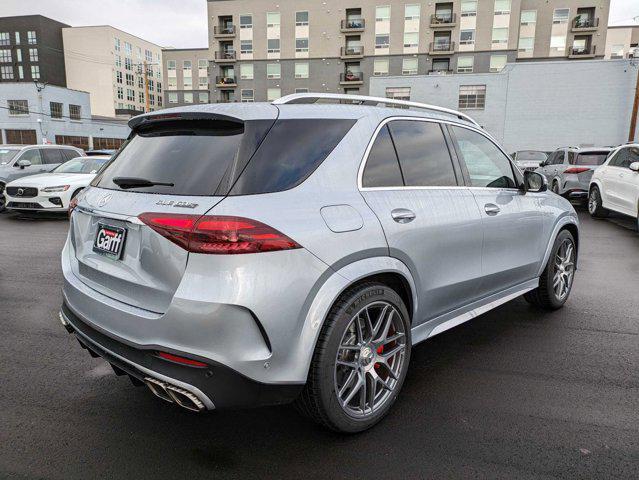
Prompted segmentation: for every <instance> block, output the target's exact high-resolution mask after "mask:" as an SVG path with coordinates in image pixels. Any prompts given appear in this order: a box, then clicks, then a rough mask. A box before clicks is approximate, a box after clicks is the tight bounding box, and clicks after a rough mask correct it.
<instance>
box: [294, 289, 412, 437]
mask: <svg viewBox="0 0 639 480" xmlns="http://www.w3.org/2000/svg"><path fill="white" fill-rule="evenodd" d="M366 313H368V316H369V318H370V319H371V321H370V322H367V320H366ZM380 319H381V320H380ZM408 319H409V314H408V310H407V309H406V305H404V302H403V301H402V299H401V298H400V296H399V295H398V294H397V292H395V291H394V290H393V289H391V288H389V287H388V286H386V285H384V284H381V283H376V282H369V283H364V284H360V285H355V286H353V287H351V288H349V289H347V290H346V291H345V292H344V293H342V295H340V297H339V298H338V300H337V301H336V302H335V304H334V305H333V307H332V308H331V310H330V312H329V314H328V316H327V318H326V321H325V323H324V325H323V327H322V329H321V331H320V335H319V338H318V341H317V345H316V347H315V351H314V353H313V359H312V361H311V366H310V369H309V374H308V380H307V383H306V385H305V386H304V389H303V391H302V393H301V395H300V397H299V398H298V399H297V401H296V403H295V406H296V408H297V410H298V411H299V412H300V413H302V414H303V415H305V416H307V417H309V418H311V419H312V420H314V421H315V422H317V423H319V424H320V425H323V426H324V427H327V428H329V429H331V430H334V431H337V432H342V433H356V432H361V431H363V430H366V429H368V428H371V427H372V426H373V425H375V424H376V423H377V422H379V421H380V420H381V419H382V418H383V417H384V416H385V415H386V414H387V413H388V411H389V410H390V408H391V406H392V405H393V403H394V402H395V400H396V399H397V396H398V394H399V392H400V390H401V388H402V385H403V383H404V379H405V377H406V371H407V369H408V364H409V361H410V346H411V337H410V322H409V320H408ZM358 323H359V328H358ZM402 330H403V331H402ZM371 332H373V333H374V334H373V335H371V334H370V333H371ZM385 333H386V335H384V334H385ZM382 338H385V340H384V341H380V340H381V339H382ZM393 338H395V339H396V340H394V341H393V340H391V341H388V340H389V339H393ZM384 342H388V343H386V344H385V345H384ZM340 345H344V346H346V348H340ZM393 352H396V353H393ZM384 356H387V357H388V358H386V359H385V360H384ZM391 372H393V373H392V375H391ZM376 378H379V379H381V381H382V382H383V383H385V385H383V384H382V383H380V382H378V380H374V379H376ZM363 382H366V383H365V384H363ZM373 382H374V384H373ZM362 384H363V386H362ZM357 386H359V388H356V387H357ZM371 386H373V387H374V389H373V388H371ZM362 390H364V392H368V393H370V392H373V395H372V398H373V400H372V401H371V397H370V396H369V395H366V394H365V393H364V392H362ZM340 393H341V397H339V398H338V395H339V394H340ZM349 397H351V398H350V399H349ZM362 399H363V400H362ZM362 404H363V405H364V408H363V409H362V408H361V405H362ZM371 407H372V408H371Z"/></svg>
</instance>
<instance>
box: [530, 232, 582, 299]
mask: <svg viewBox="0 0 639 480" xmlns="http://www.w3.org/2000/svg"><path fill="white" fill-rule="evenodd" d="M564 246H566V247H565V248H566V249H567V248H568V246H570V250H569V251H567V250H562V249H563V248H564ZM566 253H567V255H566ZM566 257H568V258H566ZM559 258H564V259H565V261H562V262H559V260H558V259H559ZM576 258H577V249H576V245H575V239H574V238H573V236H572V234H571V233H570V232H569V231H568V230H562V231H561V232H559V235H557V238H556V239H555V243H554V244H553V247H552V250H551V252H550V257H549V258H548V263H547V264H546V268H544V271H543V273H542V274H541V277H539V286H538V287H537V288H535V289H534V290H531V291H530V292H528V293H526V294H524V298H525V299H526V301H527V302H528V303H530V304H532V305H535V306H536V307H540V308H544V309H546V310H557V309H559V308H561V307H563V306H564V303H566V300H568V297H569V296H570V292H571V290H572V284H573V281H574V278H575V264H576V262H575V260H576ZM560 264H561V266H560ZM558 278H559V280H557V279H558ZM562 281H563V282H564V283H563V284H562V283H561V282H562ZM557 283H559V284H557ZM562 285H565V287H566V288H565V290H564V289H559V287H560V286H562ZM558 289H559V292H558ZM560 293H561V294H560Z"/></svg>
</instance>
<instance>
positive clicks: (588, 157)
mask: <svg viewBox="0 0 639 480" xmlns="http://www.w3.org/2000/svg"><path fill="white" fill-rule="evenodd" d="M608 153H609V152H591V153H579V154H577V158H576V159H575V165H603V163H604V162H605V161H606V158H608Z"/></svg>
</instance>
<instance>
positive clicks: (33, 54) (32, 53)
mask: <svg viewBox="0 0 639 480" xmlns="http://www.w3.org/2000/svg"><path fill="white" fill-rule="evenodd" d="M29 61H30V62H37V61H38V49H37V48H30V49H29Z"/></svg>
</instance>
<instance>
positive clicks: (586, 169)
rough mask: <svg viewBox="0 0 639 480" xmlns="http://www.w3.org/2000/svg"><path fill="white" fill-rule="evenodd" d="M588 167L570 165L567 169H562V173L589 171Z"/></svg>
mask: <svg viewBox="0 0 639 480" xmlns="http://www.w3.org/2000/svg"><path fill="white" fill-rule="evenodd" d="M589 170H590V168H588V167H571V168H569V169H568V170H564V173H583V172H587V171H589Z"/></svg>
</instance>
